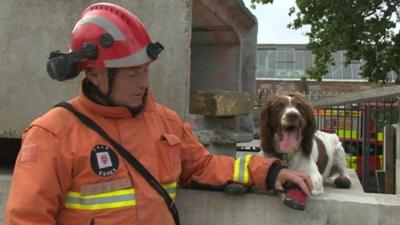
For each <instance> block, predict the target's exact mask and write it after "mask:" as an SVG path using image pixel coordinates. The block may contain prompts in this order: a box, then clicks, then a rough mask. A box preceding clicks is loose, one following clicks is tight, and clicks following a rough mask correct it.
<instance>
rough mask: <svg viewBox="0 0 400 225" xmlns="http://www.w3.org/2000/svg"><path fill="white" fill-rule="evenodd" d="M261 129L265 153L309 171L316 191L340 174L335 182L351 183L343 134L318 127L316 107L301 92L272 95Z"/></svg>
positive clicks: (269, 97)
mask: <svg viewBox="0 0 400 225" xmlns="http://www.w3.org/2000/svg"><path fill="white" fill-rule="evenodd" d="M260 132H261V133H260V138H261V147H262V150H263V152H264V154H265V155H266V156H267V157H268V156H272V157H279V158H281V159H282V160H283V161H284V162H285V161H286V164H287V166H288V167H289V169H293V170H296V171H302V172H306V173H308V174H309V175H310V176H311V180H312V183H313V190H312V194H313V195H319V194H322V193H323V192H324V187H323V182H325V181H328V178H332V180H333V179H334V176H333V175H337V174H339V176H337V177H336V179H334V183H335V185H336V186H337V187H339V188H349V187H350V185H351V181H350V177H349V176H348V175H347V174H346V172H345V168H346V160H345V152H344V149H343V147H342V144H341V142H340V140H339V137H338V136H337V135H336V134H330V133H325V132H322V131H317V130H316V123H315V117H314V113H313V107H312V106H311V105H310V104H309V103H308V102H307V101H306V100H305V98H304V96H303V95H301V94H300V93H290V94H287V95H275V96H268V99H267V101H266V103H265V105H264V106H263V107H262V109H261V114H260ZM329 180H331V179H329Z"/></svg>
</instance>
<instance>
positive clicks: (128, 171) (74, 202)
mask: <svg viewBox="0 0 400 225" xmlns="http://www.w3.org/2000/svg"><path fill="white" fill-rule="evenodd" d="M69 103H71V104H72V105H73V106H74V107H75V108H76V109H77V110H78V111H80V112H82V113H84V114H85V115H87V116H89V117H90V118H92V119H93V120H94V121H96V122H97V124H98V125H99V126H100V127H102V128H103V129H104V130H106V131H107V132H108V134H109V135H110V136H111V137H112V138H113V139H115V140H116V141H118V142H119V143H120V144H121V145H122V146H124V147H125V148H126V149H127V150H128V151H130V152H131V153H132V154H133V155H134V156H135V157H136V158H137V159H138V160H139V161H140V162H141V163H142V164H143V165H144V166H145V167H146V168H147V169H148V170H149V171H150V172H151V173H152V174H153V176H154V177H155V178H156V179H158V181H159V182H160V183H161V184H162V185H163V186H164V187H165V188H166V189H167V191H168V192H169V194H170V196H171V197H172V198H175V194H176V187H177V183H179V185H181V186H189V185H190V184H191V183H192V182H197V183H199V184H206V185H207V184H208V185H217V186H222V185H225V184H226V183H227V182H232V181H233V182H239V183H243V184H246V185H249V186H250V185H253V186H256V187H257V188H258V189H265V188H266V184H265V180H266V176H267V173H268V170H269V168H270V166H271V165H272V164H273V163H275V162H276V160H272V159H265V158H264V157H260V156H251V157H250V156H249V157H246V158H241V159H237V160H236V161H235V159H234V158H231V157H227V156H214V155H210V154H209V152H208V151H207V150H206V149H205V148H204V146H203V145H201V144H200V143H199V142H198V141H197V139H196V138H195V136H194V135H193V133H192V131H191V127H190V125H189V124H187V123H182V122H181V120H180V118H179V116H178V115H177V113H176V112H174V111H172V110H170V109H168V108H167V107H165V106H163V105H160V104H158V103H156V102H154V100H153V97H152V95H151V93H149V94H148V96H147V97H146V101H145V105H144V108H143V111H142V112H140V113H139V114H138V115H136V116H135V117H132V115H131V113H130V112H129V110H127V109H126V108H124V107H108V106H103V105H99V104H97V103H95V102H93V101H92V100H90V99H89V98H87V97H86V96H85V95H84V94H83V91H81V93H80V95H79V96H78V97H76V98H74V99H72V100H70V101H69ZM28 224H29V225H36V224H37V225H39V224H40V225H50V224H57V225H89V224H92V225H110V224H118V225H124V224H126V225H128V224H129V225H136V224H140V225H162V224H166V225H172V224H174V221H173V219H172V216H171V214H170V212H169V210H168V209H167V207H166V204H165V202H164V201H163V199H162V198H161V196H160V195H159V194H158V193H157V192H156V191H155V190H154V189H153V188H152V187H151V186H150V185H149V184H148V183H147V182H146V181H145V180H144V178H143V177H142V176H141V175H140V174H138V172H137V171H135V170H134V169H133V168H132V167H131V166H130V165H129V164H128V163H127V162H126V161H125V160H124V159H123V158H121V157H120V156H119V155H118V153H117V152H116V151H115V150H114V149H113V147H112V146H111V145H110V144H109V143H108V142H107V141H105V140H104V139H103V138H102V137H100V136H99V135H98V134H97V133H95V132H94V131H93V130H91V129H89V128H87V127H86V126H85V125H84V124H82V123H81V122H80V121H79V120H78V118H76V117H75V116H74V115H73V114H72V113H71V112H69V111H67V110H66V109H63V108H60V107H58V108H54V109H52V110H50V111H49V112H48V113H46V114H45V115H43V116H42V117H39V118H38V119H36V120H35V121H33V122H32V124H31V125H30V126H29V127H28V128H27V129H26V130H25V132H24V135H23V139H22V146H21V150H20V153H19V155H18V158H17V162H16V165H15V170H14V174H13V179H12V184H11V189H10V194H9V199H8V204H7V208H6V214H5V225H28Z"/></svg>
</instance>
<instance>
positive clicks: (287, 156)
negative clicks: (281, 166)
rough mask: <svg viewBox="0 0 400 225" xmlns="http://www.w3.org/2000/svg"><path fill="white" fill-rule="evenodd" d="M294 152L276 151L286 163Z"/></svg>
mask: <svg viewBox="0 0 400 225" xmlns="http://www.w3.org/2000/svg"><path fill="white" fill-rule="evenodd" d="M295 153H296V152H295V151H291V152H288V153H278V155H279V158H280V159H281V160H282V161H284V162H286V163H288V162H289V161H290V160H292V158H293V156H294V154H295Z"/></svg>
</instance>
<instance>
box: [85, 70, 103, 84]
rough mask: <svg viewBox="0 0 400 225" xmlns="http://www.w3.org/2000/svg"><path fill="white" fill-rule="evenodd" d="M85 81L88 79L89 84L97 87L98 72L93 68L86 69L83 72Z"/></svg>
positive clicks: (98, 82) (98, 81)
mask: <svg viewBox="0 0 400 225" xmlns="http://www.w3.org/2000/svg"><path fill="white" fill-rule="evenodd" d="M85 74H86V77H87V79H89V81H90V83H92V84H93V85H95V86H99V84H100V80H99V79H100V74H99V71H98V70H96V69H93V68H88V69H86V71H85Z"/></svg>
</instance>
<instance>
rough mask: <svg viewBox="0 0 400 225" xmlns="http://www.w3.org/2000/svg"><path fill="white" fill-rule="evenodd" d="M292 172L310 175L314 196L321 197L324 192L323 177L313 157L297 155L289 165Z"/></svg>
mask: <svg viewBox="0 0 400 225" xmlns="http://www.w3.org/2000/svg"><path fill="white" fill-rule="evenodd" d="M289 168H290V169H292V170H296V171H300V172H305V173H308V174H309V175H310V177H311V181H312V185H313V189H312V191H311V194H312V195H320V194H322V193H323V192H324V186H323V179H322V175H321V174H320V173H319V171H318V167H317V165H316V164H315V162H314V161H312V159H311V157H305V156H304V155H303V154H295V155H294V156H293V158H292V160H291V161H290V163H289Z"/></svg>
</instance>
